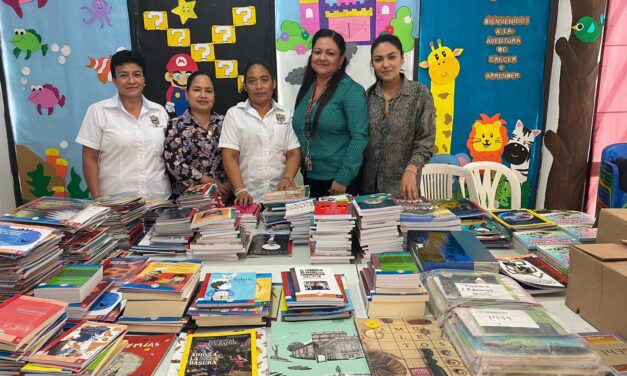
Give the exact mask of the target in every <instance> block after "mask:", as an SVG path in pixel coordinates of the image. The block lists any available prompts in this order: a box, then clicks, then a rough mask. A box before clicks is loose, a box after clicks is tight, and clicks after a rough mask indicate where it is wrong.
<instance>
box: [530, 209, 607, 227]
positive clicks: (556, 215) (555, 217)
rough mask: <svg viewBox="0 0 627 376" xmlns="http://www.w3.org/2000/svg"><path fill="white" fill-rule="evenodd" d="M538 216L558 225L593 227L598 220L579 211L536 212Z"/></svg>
mask: <svg viewBox="0 0 627 376" xmlns="http://www.w3.org/2000/svg"><path fill="white" fill-rule="evenodd" d="M536 212H537V213H538V214H540V215H541V216H543V217H544V218H546V219H548V220H549V221H551V222H554V223H555V224H556V225H558V226H560V225H587V226H593V225H594V222H595V221H596V218H594V217H593V216H591V215H588V214H586V213H583V212H580V211H577V210H536Z"/></svg>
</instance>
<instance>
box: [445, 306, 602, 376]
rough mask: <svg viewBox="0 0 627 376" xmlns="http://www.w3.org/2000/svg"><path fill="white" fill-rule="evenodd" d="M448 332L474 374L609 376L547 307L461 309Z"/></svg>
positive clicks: (448, 325) (454, 313)
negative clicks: (550, 313)
mask: <svg viewBox="0 0 627 376" xmlns="http://www.w3.org/2000/svg"><path fill="white" fill-rule="evenodd" d="M443 331H444V334H445V335H446V336H447V337H448V339H449V340H450V341H451V343H453V345H454V346H455V348H456V349H457V351H458V352H459V355H460V356H461V358H462V360H463V362H464V364H465V365H466V367H467V368H468V369H469V370H470V371H471V373H472V374H481V375H591V376H592V375H603V374H604V372H602V367H601V359H600V357H599V356H598V355H597V354H596V353H594V352H593V351H592V350H590V349H589V348H588V347H586V345H585V344H584V343H583V342H582V341H581V339H580V338H579V337H578V336H577V335H574V334H568V333H569V332H568V330H567V329H565V327H564V325H563V324H561V323H560V322H558V321H556V320H555V319H554V318H553V317H552V316H551V315H549V314H548V313H547V312H546V311H545V310H544V309H543V308H541V307H529V306H511V307H507V308H504V307H499V306H484V307H458V308H455V309H453V311H452V313H451V317H450V318H449V319H448V320H446V321H445V322H444V326H443ZM521 344H524V346H521Z"/></svg>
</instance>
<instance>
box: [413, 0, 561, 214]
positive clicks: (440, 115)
mask: <svg viewBox="0 0 627 376" xmlns="http://www.w3.org/2000/svg"><path fill="white" fill-rule="evenodd" d="M553 2H554V1H552V0H542V1H537V0H524V1H519V0H498V1H494V0H482V1H475V2H468V1H465V0H443V1H422V2H421V4H420V18H421V20H423V22H421V23H420V47H419V52H418V58H417V61H418V66H419V68H418V71H417V73H418V81H420V82H422V83H424V84H425V85H426V86H427V87H429V88H430V90H431V93H432V95H433V98H434V103H435V108H436V143H435V148H436V154H438V155H436V156H434V158H433V159H432V162H439V163H450V162H451V161H452V162H453V163H456V164H459V165H463V164H466V163H468V162H477V161H493V162H497V163H502V164H504V165H506V166H508V167H509V168H510V169H511V170H512V171H513V172H514V174H515V175H516V177H517V178H518V180H519V181H520V183H521V189H522V202H521V205H522V206H523V207H533V205H534V200H535V195H536V186H537V177H538V163H539V154H540V151H541V148H540V146H541V130H542V129H543V126H544V117H545V95H544V93H545V82H547V80H548V77H547V76H546V75H545V61H546V58H547V52H546V51H547V43H548V41H547V36H548V35H549V26H550V21H551V17H550V16H551V7H552V3H553ZM429 20H438V22H429ZM497 200H498V202H499V206H500V207H509V205H510V190H509V186H508V185H507V184H505V182H504V181H502V182H501V183H500V184H499V188H498V190H497Z"/></svg>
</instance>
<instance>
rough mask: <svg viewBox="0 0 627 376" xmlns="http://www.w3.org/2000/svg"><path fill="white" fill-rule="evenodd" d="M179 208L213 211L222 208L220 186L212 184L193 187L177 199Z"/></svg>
mask: <svg viewBox="0 0 627 376" xmlns="http://www.w3.org/2000/svg"><path fill="white" fill-rule="evenodd" d="M176 204H177V205H178V206H179V208H196V209H198V210H204V209H211V208H215V207H221V206H222V200H221V198H220V194H219V192H218V186H217V185H215V184H212V183H207V184H199V185H193V186H191V187H189V188H187V190H185V192H183V194H181V195H180V196H179V197H177V198H176Z"/></svg>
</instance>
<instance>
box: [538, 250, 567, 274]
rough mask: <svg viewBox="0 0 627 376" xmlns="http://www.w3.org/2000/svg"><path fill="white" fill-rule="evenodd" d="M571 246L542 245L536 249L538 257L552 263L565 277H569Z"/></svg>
mask: <svg viewBox="0 0 627 376" xmlns="http://www.w3.org/2000/svg"><path fill="white" fill-rule="evenodd" d="M569 248H570V246H568V245H540V246H538V248H537V250H536V254H537V255H538V257H540V258H541V259H543V260H544V261H545V262H546V263H547V264H549V265H551V266H552V267H553V268H554V269H555V270H557V271H558V272H560V274H561V275H563V276H564V277H568V268H569V265H570V253H569V252H570V251H569Z"/></svg>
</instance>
